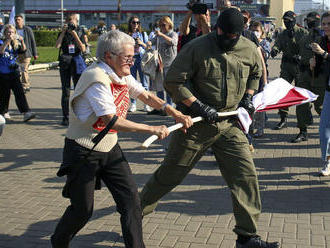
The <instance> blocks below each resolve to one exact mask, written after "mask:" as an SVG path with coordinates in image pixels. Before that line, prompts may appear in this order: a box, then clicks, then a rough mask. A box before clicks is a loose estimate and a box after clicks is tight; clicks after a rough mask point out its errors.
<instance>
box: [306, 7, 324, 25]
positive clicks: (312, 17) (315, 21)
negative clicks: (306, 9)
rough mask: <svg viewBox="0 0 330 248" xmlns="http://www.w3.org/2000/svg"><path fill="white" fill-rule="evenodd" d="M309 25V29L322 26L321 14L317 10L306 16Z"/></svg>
mask: <svg viewBox="0 0 330 248" xmlns="http://www.w3.org/2000/svg"><path fill="white" fill-rule="evenodd" d="M306 21H307V27H308V29H317V28H319V27H320V23H321V20H320V15H319V14H318V13H317V12H314V11H313V12H310V13H308V15H307V16H306Z"/></svg>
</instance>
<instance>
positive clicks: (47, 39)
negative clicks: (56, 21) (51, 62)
mask: <svg viewBox="0 0 330 248" xmlns="http://www.w3.org/2000/svg"><path fill="white" fill-rule="evenodd" d="M33 33H34V37H35V39H36V43H37V46H42V47H47V46H48V47H49V46H55V43H56V40H57V36H58V34H59V31H51V30H34V31H33Z"/></svg>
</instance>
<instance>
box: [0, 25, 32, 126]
mask: <svg viewBox="0 0 330 248" xmlns="http://www.w3.org/2000/svg"><path fill="white" fill-rule="evenodd" d="M25 50H26V46H25V43H24V39H23V37H22V36H18V35H17V33H16V28H15V26H13V25H11V24H7V25H5V26H4V36H3V38H2V39H1V40H0V115H4V116H6V115H5V113H8V107H9V99H10V90H12V91H13V93H14V96H15V101H16V105H17V107H18V110H19V111H20V112H21V113H22V114H24V116H23V121H24V122H27V121H29V120H31V119H33V118H35V116H36V115H35V113H33V112H31V110H30V107H29V104H28V102H27V99H26V96H25V94H24V89H23V86H22V83H21V80H20V72H19V69H18V65H17V64H16V59H17V56H18V54H20V53H24V52H25Z"/></svg>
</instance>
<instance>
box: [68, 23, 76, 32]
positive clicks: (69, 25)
mask: <svg viewBox="0 0 330 248" xmlns="http://www.w3.org/2000/svg"><path fill="white" fill-rule="evenodd" d="M75 29H76V25H74V24H73V23H72V22H69V23H68V30H75Z"/></svg>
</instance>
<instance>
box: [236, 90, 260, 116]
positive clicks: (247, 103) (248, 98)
mask: <svg viewBox="0 0 330 248" xmlns="http://www.w3.org/2000/svg"><path fill="white" fill-rule="evenodd" d="M252 97H253V96H252V95H251V94H249V93H245V94H244V96H243V98H242V100H241V101H240V103H239V104H238V107H243V108H245V109H246V111H247V112H248V113H249V115H250V116H251V117H252V116H253V114H254V112H255V111H256V109H255V108H254V106H253V102H252Z"/></svg>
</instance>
